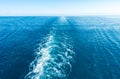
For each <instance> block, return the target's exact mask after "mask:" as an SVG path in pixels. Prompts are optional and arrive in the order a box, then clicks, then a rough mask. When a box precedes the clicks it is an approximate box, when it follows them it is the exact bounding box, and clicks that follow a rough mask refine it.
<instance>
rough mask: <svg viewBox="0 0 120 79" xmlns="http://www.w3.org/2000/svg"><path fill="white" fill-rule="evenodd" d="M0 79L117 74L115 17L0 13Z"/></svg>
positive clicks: (85, 78) (119, 27)
mask: <svg viewBox="0 0 120 79" xmlns="http://www.w3.org/2000/svg"><path fill="white" fill-rule="evenodd" d="M0 79H120V19H119V18H114V17H102V16H101V17H99V16H94V17H93V16H88V17H87V16H84V17H82V16H81V17H77V16H76V17H72V16H71V17H70V16H67V17H58V16H54V17H48V16H38V17H37V16H36V17H32V16H31V17H0Z"/></svg>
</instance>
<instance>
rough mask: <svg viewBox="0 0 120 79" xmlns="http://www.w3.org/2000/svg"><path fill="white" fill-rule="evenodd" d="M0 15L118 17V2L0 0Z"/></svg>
mask: <svg viewBox="0 0 120 79" xmlns="http://www.w3.org/2000/svg"><path fill="white" fill-rule="evenodd" d="M0 15H1V16H4V15H5V16H6V15H7V16H9V15H12V16H16V15H23V16H24V15H25V16H26V15H27V16H29V15H36V16H42V15H43V16H45V15H48V16H50V15H53V16H54V15H66V16H67V15H73V16H74V15H120V0H0Z"/></svg>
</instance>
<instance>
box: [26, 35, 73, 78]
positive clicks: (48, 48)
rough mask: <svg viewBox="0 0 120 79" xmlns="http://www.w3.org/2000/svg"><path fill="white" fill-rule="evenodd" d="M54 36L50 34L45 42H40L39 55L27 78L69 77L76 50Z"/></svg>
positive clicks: (37, 52) (32, 64)
mask: <svg viewBox="0 0 120 79" xmlns="http://www.w3.org/2000/svg"><path fill="white" fill-rule="evenodd" d="M54 37H55V36H53V34H50V35H49V36H48V37H47V38H46V39H45V40H47V41H46V42H45V43H43V44H42V43H41V44H39V47H38V48H37V51H36V54H37V56H36V58H35V59H34V61H32V63H31V64H30V72H29V73H28V74H27V75H26V76H25V79H53V78H55V79H57V78H58V79H63V78H67V76H68V75H69V73H70V71H71V67H72V66H71V60H72V56H73V54H74V51H72V46H70V45H69V44H68V43H67V42H64V43H63V42H60V41H57V40H56V38H54ZM59 44H60V46H59Z"/></svg>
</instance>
